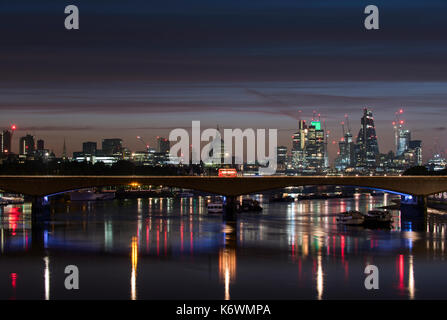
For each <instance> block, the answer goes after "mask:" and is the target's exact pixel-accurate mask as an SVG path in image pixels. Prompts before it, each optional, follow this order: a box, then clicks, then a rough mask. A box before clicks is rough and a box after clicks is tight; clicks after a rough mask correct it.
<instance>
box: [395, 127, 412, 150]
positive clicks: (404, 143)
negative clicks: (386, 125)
mask: <svg viewBox="0 0 447 320" xmlns="http://www.w3.org/2000/svg"><path fill="white" fill-rule="evenodd" d="M398 135H399V139H398V143H397V150H396V155H397V156H401V155H402V154H403V153H404V152H405V151H406V150H407V149H408V147H409V146H410V140H411V133H410V130H404V129H403V128H399V130H398Z"/></svg>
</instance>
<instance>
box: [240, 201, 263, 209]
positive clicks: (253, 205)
mask: <svg viewBox="0 0 447 320" xmlns="http://www.w3.org/2000/svg"><path fill="white" fill-rule="evenodd" d="M241 210H242V211H261V210H262V207H261V206H260V205H259V202H258V201H256V200H253V199H250V198H248V199H242V205H241Z"/></svg>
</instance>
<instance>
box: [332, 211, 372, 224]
mask: <svg viewBox="0 0 447 320" xmlns="http://www.w3.org/2000/svg"><path fill="white" fill-rule="evenodd" d="M336 220H337V223H341V224H344V225H348V226H349V225H352V226H359V225H362V224H363V223H364V222H365V215H364V214H363V213H361V212H360V211H356V210H350V211H346V212H343V213H340V214H338V216H337V219H336Z"/></svg>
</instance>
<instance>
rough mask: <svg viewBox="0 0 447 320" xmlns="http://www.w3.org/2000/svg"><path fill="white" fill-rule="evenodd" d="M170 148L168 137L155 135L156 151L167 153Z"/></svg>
mask: <svg viewBox="0 0 447 320" xmlns="http://www.w3.org/2000/svg"><path fill="white" fill-rule="evenodd" d="M170 149H171V143H170V141H169V140H168V139H166V138H163V137H157V152H161V153H165V154H169V150H170Z"/></svg>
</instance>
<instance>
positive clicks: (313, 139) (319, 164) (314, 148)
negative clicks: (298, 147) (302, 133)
mask: <svg viewBox="0 0 447 320" xmlns="http://www.w3.org/2000/svg"><path fill="white" fill-rule="evenodd" d="M306 140H307V141H306V151H305V157H306V169H305V170H306V171H309V172H315V173H317V172H322V171H324V169H325V149H326V148H325V137H324V130H323V129H322V128H321V122H320V121H312V122H311V125H310V126H309V127H308V129H307V139H306Z"/></svg>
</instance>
